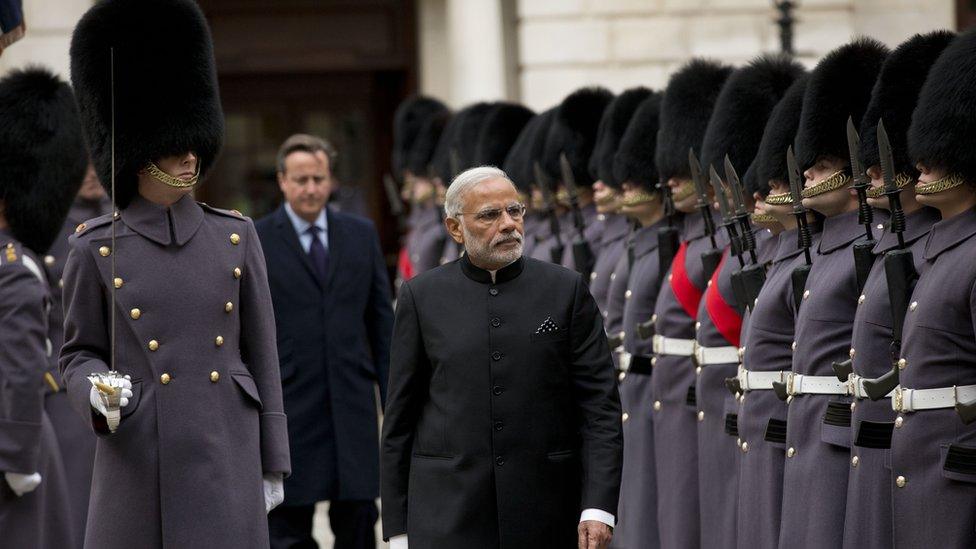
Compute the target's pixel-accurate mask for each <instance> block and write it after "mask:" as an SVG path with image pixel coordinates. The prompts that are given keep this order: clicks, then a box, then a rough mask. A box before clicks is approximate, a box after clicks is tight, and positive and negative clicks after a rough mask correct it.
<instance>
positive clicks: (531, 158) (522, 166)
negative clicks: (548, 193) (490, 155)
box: [504, 107, 556, 194]
mask: <svg viewBox="0 0 976 549" xmlns="http://www.w3.org/2000/svg"><path fill="white" fill-rule="evenodd" d="M555 114H556V109H555V107H553V108H551V109H549V110H547V111H545V112H542V113H539V114H537V115H535V116H533V117H532V119H531V120H529V122H528V123H527V124H526V125H525V127H524V128H522V131H521V132H520V133H519V135H518V139H516V140H515V144H513V145H512V148H511V150H509V151H508V155H507V156H506V157H505V167H504V171H505V173H506V174H507V175H508V177H509V179H511V180H512V183H515V187H516V188H518V190H519V191H521V192H522V193H525V194H528V193H529V192H530V191H531V188H532V185H533V184H535V183H536V180H535V171H534V170H533V163H534V162H535V161H537V160H538V159H539V158H540V157H541V156H542V148H543V147H545V144H546V136H547V135H548V134H549V126H550V125H551V124H552V118H553V116H555Z"/></svg>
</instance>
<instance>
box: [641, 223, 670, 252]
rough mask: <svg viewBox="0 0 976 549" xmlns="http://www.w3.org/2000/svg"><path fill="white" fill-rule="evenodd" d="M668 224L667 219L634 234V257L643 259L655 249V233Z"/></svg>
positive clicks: (656, 243)
mask: <svg viewBox="0 0 976 549" xmlns="http://www.w3.org/2000/svg"><path fill="white" fill-rule="evenodd" d="M667 224H668V220H667V218H664V219H661V220H659V221H658V222H657V223H654V224H653V225H649V226H647V227H640V228H639V229H637V230H636V231H635V232H634V257H643V256H645V255H647V254H649V253H651V252H653V251H654V250H656V249H657V246H658V239H657V231H658V229H660V228H661V227H664V226H665V225H667Z"/></svg>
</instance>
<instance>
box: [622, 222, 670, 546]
mask: <svg viewBox="0 0 976 549" xmlns="http://www.w3.org/2000/svg"><path fill="white" fill-rule="evenodd" d="M659 226H660V223H657V224H654V225H651V226H649V227H641V228H640V229H637V231H636V232H635V233H634V242H633V262H634V264H633V266H632V267H631V269H630V276H628V278H627V290H625V292H624V311H623V319H624V320H623V324H622V327H623V330H622V331H623V332H624V337H623V346H624V351H626V352H627V353H630V355H631V356H632V357H640V358H639V359H638V360H643V361H648V360H649V359H650V356H651V354H652V351H651V340H650V339H641V338H640V337H639V336H638V334H637V325H638V324H640V323H641V322H646V321H647V320H649V319H650V318H651V313H653V312H654V302H655V301H656V300H657V288H658V285H659V283H660V280H661V277H662V276H663V273H661V271H660V261H659V259H658V254H657V244H658V242H657V228H658V227H659ZM624 261H627V258H626V257H624ZM634 360H635V359H634V358H632V359H631V361H632V362H631V363H632V364H633V363H634ZM618 379H619V390H620V406H621V408H622V409H623V416H622V418H623V429H624V441H625V444H624V465H623V483H622V485H621V487H620V505H619V511H618V515H619V516H618V519H619V523H620V525H619V526H618V527H617V529H616V530H615V531H614V534H613V540H612V546H613V547H617V548H620V549H637V548H641V549H645V548H646V549H652V548H655V547H660V542H659V541H658V526H657V479H656V477H655V471H654V416H653V414H654V412H653V409H652V407H651V372H649V371H642V370H641V369H640V368H635V369H634V370H632V371H630V372H629V373H624V372H622V373H621V374H620V376H619V378H618Z"/></svg>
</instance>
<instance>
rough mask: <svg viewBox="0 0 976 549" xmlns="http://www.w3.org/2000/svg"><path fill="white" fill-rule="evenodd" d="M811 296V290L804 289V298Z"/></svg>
mask: <svg viewBox="0 0 976 549" xmlns="http://www.w3.org/2000/svg"><path fill="white" fill-rule="evenodd" d="M808 297H810V290H803V299H806V298H808Z"/></svg>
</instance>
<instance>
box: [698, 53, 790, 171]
mask: <svg viewBox="0 0 976 549" xmlns="http://www.w3.org/2000/svg"><path fill="white" fill-rule="evenodd" d="M803 73H804V69H803V66H802V65H800V64H799V63H797V62H796V61H793V60H792V59H791V58H790V57H789V56H785V55H764V56H760V57H758V58H756V59H754V60H753V61H751V62H750V63H749V64H748V65H746V66H744V67H742V68H740V69H736V70H735V72H733V73H732V74H731V75H730V76H729V78H728V80H726V81H725V86H723V87H722V92H721V93H720V94H719V96H718V101H716V103H715V110H713V111H712V118H711V120H710V121H709V122H708V129H707V130H706V131H705V139H704V141H702V150H701V163H702V169H703V170H708V167H709V166H712V167H714V168H715V170H716V171H717V172H718V173H719V174H722V177H723V179H724V177H725V168H724V164H725V157H726V155H728V157H729V160H730V161H732V166H734V167H735V169H736V171H737V172H738V173H739V174H744V173H745V172H746V170H747V169H748V168H749V166H750V165H751V164H752V161H753V159H754V158H755V157H756V152H757V151H758V150H759V142H760V141H761V140H762V135H763V130H764V129H765V127H766V121H767V120H768V119H769V115H770V113H772V111H773V108H775V107H776V104H777V103H779V100H780V99H782V98H783V95H784V94H785V93H786V90H787V89H789V87H790V85H791V84H793V82H794V81H795V80H796V79H797V77H798V76H800V75H801V74H803Z"/></svg>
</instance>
